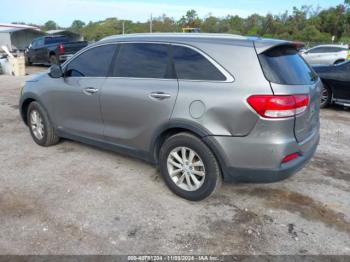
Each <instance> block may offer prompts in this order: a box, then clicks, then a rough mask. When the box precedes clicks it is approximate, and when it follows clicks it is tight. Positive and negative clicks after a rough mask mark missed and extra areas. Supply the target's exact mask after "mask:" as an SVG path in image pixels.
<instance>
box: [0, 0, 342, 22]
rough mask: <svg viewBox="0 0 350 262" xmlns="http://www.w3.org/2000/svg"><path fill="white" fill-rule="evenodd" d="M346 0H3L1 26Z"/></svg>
mask: <svg viewBox="0 0 350 262" xmlns="http://www.w3.org/2000/svg"><path fill="white" fill-rule="evenodd" d="M343 2H344V0H216V1H209V0H193V1H188V0H168V1H167V0H163V1H162V0H148V1H145V0H144V1H142V0H15V1H13V0H1V3H0V23H11V22H26V23H34V24H44V23H45V22H46V21H48V20H54V21H55V22H57V23H58V24H59V25H60V26H63V27H68V26H69V25H70V24H71V23H72V21H73V20H75V19H80V20H82V21H84V22H86V23H88V22H89V21H99V20H103V19H105V18H108V17H117V18H119V19H127V20H133V21H141V22H144V21H147V20H148V19H149V17H150V15H151V14H152V15H153V17H157V16H161V15H162V14H166V15H168V16H170V17H173V18H175V19H179V18H181V16H182V15H184V14H185V13H186V11H187V10H189V9H195V10H196V11H197V12H198V14H199V16H200V17H205V16H206V15H208V14H212V15H215V16H226V15H228V14H230V15H239V16H241V17H247V16H249V15H250V14H253V13H258V14H261V15H265V14H267V13H272V14H280V13H282V12H284V11H285V10H289V11H290V10H292V8H293V6H297V7H301V6H302V5H312V6H313V7H315V8H316V7H318V6H319V7H321V8H327V7H330V6H335V5H337V4H341V3H343Z"/></svg>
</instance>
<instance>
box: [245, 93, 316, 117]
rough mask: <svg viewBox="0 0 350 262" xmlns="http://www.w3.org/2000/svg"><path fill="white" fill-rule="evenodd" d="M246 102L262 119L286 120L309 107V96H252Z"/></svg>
mask: <svg viewBox="0 0 350 262" xmlns="http://www.w3.org/2000/svg"><path fill="white" fill-rule="evenodd" d="M247 102H248V104H249V105H250V106H251V107H252V108H253V109H254V110H255V111H256V112H257V113H258V114H259V115H260V116H262V117H266V118H286V117H292V116H296V115H298V114H301V113H303V112H304V111H305V110H306V109H307V107H308V105H309V96H308V95H253V96H250V97H248V99H247Z"/></svg>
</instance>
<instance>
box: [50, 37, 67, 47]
mask: <svg viewBox="0 0 350 262" xmlns="http://www.w3.org/2000/svg"><path fill="white" fill-rule="evenodd" d="M66 42H68V38H67V37H64V36H62V37H47V38H45V44H47V45H50V44H58V43H66Z"/></svg>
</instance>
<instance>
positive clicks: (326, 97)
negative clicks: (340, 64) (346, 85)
mask: <svg viewBox="0 0 350 262" xmlns="http://www.w3.org/2000/svg"><path fill="white" fill-rule="evenodd" d="M331 103H332V90H331V89H330V88H329V87H328V86H327V85H326V84H323V88H322V93H321V105H320V106H321V108H326V107H329V106H330V104H331Z"/></svg>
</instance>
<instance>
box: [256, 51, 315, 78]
mask: <svg viewBox="0 0 350 262" xmlns="http://www.w3.org/2000/svg"><path fill="white" fill-rule="evenodd" d="M259 60H260V63H261V66H262V69H263V71H264V74H265V77H266V78H267V80H269V81H270V82H272V83H276V84H282V85H307V84H312V83H314V82H315V80H316V79H317V75H316V73H315V72H314V71H313V70H312V69H311V68H310V67H309V66H308V64H307V63H306V62H305V61H304V59H303V58H301V56H300V55H299V54H298V52H297V50H295V49H294V48H292V47H285V46H281V47H276V48H273V49H271V50H268V51H266V52H264V53H263V54H260V55H259Z"/></svg>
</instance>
